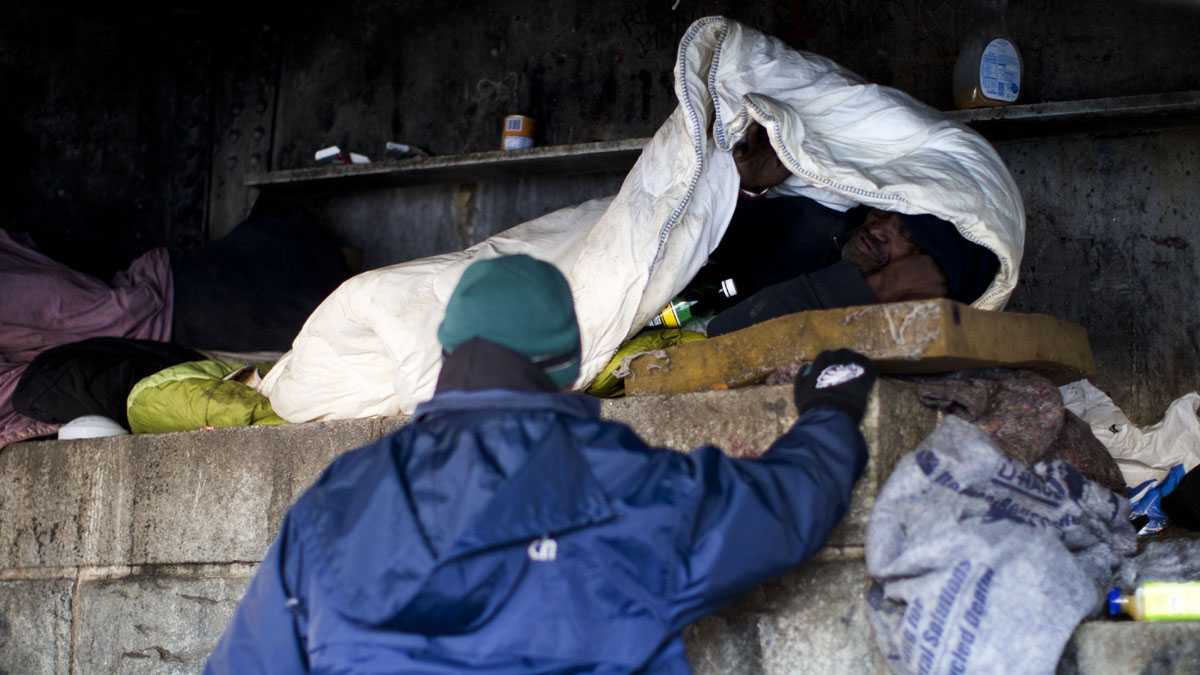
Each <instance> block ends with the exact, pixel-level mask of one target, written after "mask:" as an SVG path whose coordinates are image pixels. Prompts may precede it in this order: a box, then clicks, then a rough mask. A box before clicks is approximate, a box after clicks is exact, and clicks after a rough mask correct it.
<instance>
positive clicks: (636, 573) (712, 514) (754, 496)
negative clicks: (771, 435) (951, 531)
mask: <svg viewBox="0 0 1200 675" xmlns="http://www.w3.org/2000/svg"><path fill="white" fill-rule="evenodd" d="M438 339H439V340H440V341H441V344H442V346H443V347H444V350H445V358H444V360H443V365H442V372H441V375H440V377H439V381H438V388H437V393H436V395H435V396H434V397H433V399H432V400H430V401H429V402H427V403H425V404H423V405H421V406H420V407H419V408H418V409H417V411H416V413H415V415H414V417H413V420H412V422H411V423H409V424H408V425H407V426H405V427H404V428H403V429H401V430H400V431H398V432H396V433H395V434H393V435H391V436H389V437H388V438H385V439H382V440H380V441H379V442H377V443H375V444H373V445H370V446H367V447H365V448H360V449H358V450H355V451H352V452H348V453H346V454H344V455H342V456H341V457H339V458H338V459H337V460H335V461H334V462H333V464H332V465H330V466H329V468H327V469H326V470H325V472H324V473H323V474H322V475H321V477H320V478H319V479H318V480H317V482H316V483H315V484H314V485H313V486H312V487H311V488H310V489H309V490H308V491H307V492H306V493H305V494H304V495H303V496H301V497H300V499H299V500H298V501H297V502H296V504H295V505H294V506H293V507H292V508H291V510H290V511H289V512H288V515H287V517H286V518H285V520H284V522H283V525H282V528H281V531H280V533H279V537H278V539H277V540H276V541H275V543H274V545H272V546H271V548H270V550H269V551H268V552H267V556H266V559H265V560H263V562H262V565H261V566H260V567H259V570H258V574H257V575H256V576H255V578H254V580H253V581H252V582H251V584H250V586H249V588H248V589H247V590H246V595H245V597H244V598H243V599H242V602H241V605H240V606H239V607H238V610H237V613H236V614H235V615H234V617H233V620H232V621H231V622H230V624H229V627H228V628H227V629H226V631H225V635H224V636H223V637H222V638H221V641H220V643H219V644H218V645H217V648H216V650H215V651H214V652H213V654H212V656H211V657H210V659H209V662H208V665H207V668H206V672H210V673H238V674H239V675H242V674H246V673H267V672H270V673H307V672H313V673H423V674H443V673H444V674H447V675H448V674H450V673H456V674H457V673H512V674H515V673H540V674H550V673H631V672H646V673H688V672H690V669H689V667H688V664H687V661H686V658H685V655H684V648H683V642H682V639H681V631H682V630H683V628H684V627H685V626H687V625H688V624H690V623H692V622H693V621H696V620H697V619H699V618H701V617H703V616H705V615H707V614H709V613H711V612H713V611H715V610H717V609H718V608H719V607H721V605H723V604H724V603H726V602H727V601H728V600H730V599H732V598H733V597H734V596H736V595H737V594H739V593H741V592H743V591H745V590H747V589H749V588H751V587H752V586H754V585H755V584H758V583H760V582H762V581H764V580H766V579H769V578H771V577H774V576H776V575H779V574H781V573H783V572H785V571H787V570H789V569H791V568H794V567H795V566H796V565H799V564H800V563H801V562H803V561H804V560H805V559H807V558H808V557H810V556H811V555H812V554H814V553H815V552H816V551H817V550H818V549H820V548H821V546H822V545H823V544H824V542H825V540H826V538H827V537H828V535H829V532H830V530H832V528H833V526H834V525H835V524H836V523H837V522H838V520H839V519H840V518H841V517H842V515H843V514H844V513H845V512H846V508H847V505H848V502H849V499H850V490H851V488H852V487H853V485H854V481H855V480H856V479H857V478H858V476H859V475H860V474H861V473H862V470H863V467H864V464H865V463H866V458H867V452H866V447H865V444H864V441H863V438H862V435H861V434H860V433H859V431H858V428H857V425H858V422H859V420H860V418H861V417H862V413H863V408H864V407H865V405H866V399H867V394H868V392H869V391H870V388H871V385H872V383H873V381H874V374H873V370H872V368H871V365H870V363H869V362H868V361H867V360H866V359H865V358H863V357H862V356H860V355H858V354H855V353H853V352H849V351H845V350H843V351H839V352H832V353H826V354H822V355H821V356H820V357H819V358H818V359H817V361H816V363H815V364H814V366H813V368H811V369H810V370H809V371H808V372H807V373H806V374H805V375H803V376H801V377H800V378H799V379H798V380H797V382H796V389H795V391H796V404H797V407H798V409H799V411H800V418H799V420H797V422H796V424H795V425H794V426H793V427H792V428H791V429H790V430H789V431H788V432H787V433H786V434H784V435H783V436H782V437H781V438H780V439H779V440H777V441H776V442H775V444H774V445H772V446H771V448H770V449H769V450H768V451H767V452H766V454H764V455H762V457H760V458H758V459H731V458H729V457H726V456H725V455H724V454H723V453H722V452H721V451H720V450H718V449H717V448H714V447H705V448H700V449H699V450H695V451H693V452H691V453H689V454H683V453H679V452H675V451H672V450H668V449H662V448H653V447H649V446H647V445H646V444H645V443H644V442H642V440H641V439H639V438H638V436H637V435H636V434H635V433H633V431H632V430H630V429H629V428H628V427H626V426H625V425H623V424H619V423H616V422H608V421H604V420H601V419H600V417H599V406H598V404H597V402H596V401H595V400H594V399H590V398H588V397H585V396H577V395H567V394H562V393H559V392H560V391H561V390H563V389H565V388H567V387H569V386H570V385H571V384H572V382H573V381H574V380H575V378H576V376H577V375H578V370H579V329H578V326H577V324H576V320H575V312H574V306H573V303H572V300H571V291H570V288H569V287H568V285H567V282H566V279H564V278H563V276H562V275H561V274H560V273H559V272H558V270H556V269H555V268H554V267H553V266H551V265H549V264H547V263H544V262H539V261H537V260H534V259H533V258H530V257H527V256H509V257H504V258H497V259H493V260H486V261H481V262H477V263H475V264H474V265H472V266H471V267H469V268H468V269H467V271H466V272H465V273H464V274H463V277H462V279H461V281H460V282H459V284H458V286H457V288H456V289H455V291H454V293H453V295H452V297H451V299H450V302H449V304H448V306H447V309H446V316H445V320H444V321H443V323H442V324H441V326H440V328H439V330H438Z"/></svg>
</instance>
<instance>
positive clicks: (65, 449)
mask: <svg viewBox="0 0 1200 675" xmlns="http://www.w3.org/2000/svg"><path fill="white" fill-rule="evenodd" d="M378 435H379V422H378V420H374V419H366V420H345V421H338V422H318V423H312V424H298V425H287V426H281V427H252V428H239V429H217V430H212V431H202V432H190V433H176V434H161V435H145V436H122V437H117V438H108V439H98V440H87V441H71V442H42V443H23V444H18V445H15V446H12V447H10V448H7V449H5V450H4V451H3V452H0V474H3V475H4V476H5V481H6V484H7V485H6V487H7V488H8V489H6V490H4V491H0V512H2V513H4V514H5V517H4V518H3V519H0V569H4V568H9V569H11V568H30V567H69V566H76V565H136V564H159V563H185V562H227V561H246V560H258V559H259V558H260V557H261V556H262V554H263V552H264V551H265V550H266V547H267V545H268V544H269V543H270V542H271V540H272V539H273V538H274V536H275V531H276V529H277V528H278V526H279V523H280V521H281V520H282V518H283V514H284V512H285V511H286V509H287V507H288V506H289V505H290V504H291V503H292V501H293V500H294V499H295V498H296V496H297V495H298V494H299V493H300V492H302V491H303V490H304V489H305V488H306V487H308V486H309V485H310V484H311V483H312V481H313V480H314V479H315V478H316V477H317V475H318V474H319V473H320V472H321V470H322V469H324V468H325V466H326V465H328V463H329V461H330V460H331V459H332V458H333V457H334V456H336V455H337V454H339V453H341V452H344V451H346V450H350V449H353V448H356V447H359V446H361V445H365V444H367V443H370V442H371V441H373V440H375V439H376V438H377V437H378Z"/></svg>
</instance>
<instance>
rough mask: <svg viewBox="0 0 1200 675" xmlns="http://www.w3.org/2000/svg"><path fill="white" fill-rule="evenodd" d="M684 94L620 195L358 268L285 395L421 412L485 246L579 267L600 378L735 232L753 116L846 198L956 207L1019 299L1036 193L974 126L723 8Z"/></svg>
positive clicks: (580, 302) (358, 412)
mask: <svg viewBox="0 0 1200 675" xmlns="http://www.w3.org/2000/svg"><path fill="white" fill-rule="evenodd" d="M675 93H676V96H677V97H678V98H679V107H678V109H676V111H675V112H674V114H672V115H671V117H670V118H669V119H667V121H666V122H665V123H664V124H663V125H662V127H660V128H659V130H658V132H657V133H655V135H654V138H653V139H651V141H650V142H649V143H648V144H647V145H646V147H645V149H644V150H643V151H642V155H641V157H640V158H639V159H638V161H637V164H636V165H635V166H634V167H633V169H632V170H631V171H630V172H629V175H628V176H627V177H626V178H625V182H624V184H623V185H622V186H621V191H620V192H619V193H617V195H616V196H615V197H612V198H608V199H602V200H594V201H590V202H586V203H584V204H581V205H579V206H577V207H573V208H569V209H564V210H561V211H557V212H554V213H551V214H549V215H546V216H543V217H541V218H538V219H536V220H532V221H530V222H527V223H524V224H522V225H518V226H516V227H514V228H512V229H510V230H507V231H505V232H502V233H500V234H498V235H496V236H494V237H492V238H490V239H488V240H486V241H484V242H482V243H480V244H477V245H475V246H472V247H471V248H469V249H467V250H465V251H461V252H458V253H451V254H447V255H440V256H434V257H431V258H423V259H420V260H415V261H412V262H407V263H402V264H398V265H392V266H390V267H385V268H382V269H377V270H373V271H370V272H366V273H363V274H360V275H358V276H356V277H354V278H353V279H350V280H349V281H347V282H346V283H344V284H343V285H342V286H341V287H340V288H338V289H337V290H336V291H334V293H333V294H332V295H330V296H329V298H328V299H326V300H325V302H324V303H322V304H321V306H320V307H318V308H317V310H316V311H315V312H314V313H313V315H312V316H311V317H310V318H309V320H308V322H307V323H306V324H305V326H304V328H303V329H302V330H301V332H300V335H299V336H298V337H297V338H296V340H295V342H294V343H293V345H292V351H291V352H289V353H288V354H287V355H285V357H284V358H283V360H281V361H280V362H279V364H278V365H277V366H276V367H275V368H273V369H272V370H271V372H270V374H269V375H268V377H267V378H266V380H265V381H264V383H263V385H262V390H263V392H264V393H266V394H267V395H268V396H269V397H270V399H271V403H272V405H273V406H274V408H275V410H276V412H278V413H279V414H280V415H282V416H283V417H285V418H286V419H288V420H291V421H294V422H300V421H308V420H317V419H336V418H349V417H368V416H373V415H393V414H396V413H400V412H410V411H412V409H413V408H414V407H415V406H416V405H417V403H419V402H421V401H423V400H425V399H428V398H429V397H430V396H431V395H432V393H433V389H434V384H435V382H436V379H437V374H438V369H439V366H440V353H441V350H440V347H439V345H438V342H437V337H436V331H437V326H438V324H439V323H440V322H441V319H442V313H443V310H444V308H445V304H446V301H447V300H448V298H449V297H450V293H451V291H452V290H453V289H454V286H455V284H456V283H457V282H458V278H459V276H460V275H461V274H462V272H463V270H464V269H465V268H466V267H467V265H469V264H470V263H471V262H472V261H474V260H477V259H481V258H490V257H495V256H499V255H505V254H510V253H528V254H530V255H532V256H534V257H537V258H541V259H543V260H547V261H550V262H552V263H554V264H555V265H557V266H558V267H559V268H560V269H561V270H562V271H563V273H564V274H565V275H566V277H567V279H568V280H569V281H570V283H571V288H572V292H573V295H574V298H575V305H576V311H577V313H578V316H579V323H580V329H581V334H582V338H583V362H582V367H581V373H580V378H579V381H578V384H579V385H580V386H582V385H586V384H587V383H588V382H590V381H591V380H592V378H593V377H595V375H596V373H597V372H599V370H600V369H601V368H602V367H603V366H604V365H605V363H606V362H607V361H608V359H609V357H610V356H611V355H612V353H613V352H614V351H615V350H616V349H617V347H618V346H620V344H621V343H622V342H623V341H624V340H625V339H626V338H627V337H628V336H629V335H631V334H632V333H635V332H637V330H638V329H639V328H641V327H642V326H643V325H644V324H645V323H646V321H648V320H649V318H650V317H651V316H652V315H653V314H654V313H655V312H656V311H657V310H658V309H659V308H660V307H661V306H662V305H663V304H665V303H666V302H667V301H668V300H670V298H671V297H672V296H673V295H675V294H676V293H678V292H679V291H680V290H682V289H683V287H684V286H685V285H686V284H687V283H688V281H689V280H691V278H692V277H693V276H694V275H695V274H696V272H697V271H698V270H699V269H700V267H701V266H702V265H703V264H704V262H705V260H706V259H707V257H708V254H709V253H711V252H712V250H713V249H714V248H715V247H716V245H717V243H718V242H719V241H720V240H721V236H722V235H723V234H724V232H725V228H726V226H727V225H728V224H729V220H730V217H731V216H732V214H733V209H734V206H735V204H736V201H737V192H738V174H737V169H736V168H735V166H734V163H733V160H732V158H731V156H730V152H729V151H730V149H731V148H732V147H733V145H734V144H735V143H737V141H738V140H739V139H740V138H741V136H742V134H743V133H744V132H745V129H746V127H747V126H748V124H749V123H750V122H751V121H752V120H756V121H758V122H759V123H760V124H762V125H763V126H764V127H765V128H766V129H767V131H768V133H769V135H770V138H771V144H772V145H773V146H774V148H775V150H776V152H777V153H778V154H779V156H780V158H781V159H782V160H783V162H784V164H785V165H786V166H787V167H788V168H789V169H790V170H791V171H792V173H793V174H795V176H796V177H797V178H798V179H800V180H803V181H806V182H808V183H809V184H810V185H812V186H813V187H815V188H819V189H821V190H823V191H825V192H826V193H828V194H829V195H830V197H831V198H832V199H833V200H834V201H837V200H838V199H841V200H850V201H853V202H855V203H859V204H866V205H869V206H874V207H878V208H882V209H886V210H891V211H899V212H903V213H932V214H934V215H936V216H939V217H941V218H943V219H946V220H949V221H951V222H953V223H954V224H956V225H957V226H958V228H959V230H960V231H961V232H962V233H963V235H964V236H966V237H967V238H968V239H971V240H972V241H975V242H978V243H980V244H982V245H984V246H987V247H988V248H989V249H991V250H992V251H994V252H995V253H996V254H997V256H999V258H1000V271H999V273H998V274H997V275H996V280H995V281H994V282H993V283H992V286H991V287H990V288H989V289H988V291H987V292H986V293H984V295H983V296H982V297H981V298H980V299H979V300H978V301H976V303H975V305H976V306H977V307H981V308H985V309H1000V308H1002V307H1003V306H1004V303H1005V302H1006V301H1007V300H1008V297H1009V295H1010V294H1011V293H1012V290H1013V287H1014V286H1015V285H1016V282H1017V270H1018V268H1019V266H1020V262H1021V251H1022V248H1023V246H1024V241H1025V213H1024V208H1023V206H1022V204H1021V197H1020V194H1019V193H1018V190H1017V186H1016V184H1015V183H1014V182H1013V180H1012V177H1011V176H1010V175H1009V173H1008V170H1007V169H1006V168H1005V166H1004V163H1003V162H1002V161H1001V160H1000V158H999V156H997V154H996V152H995V151H994V150H993V149H992V147H991V146H990V145H988V143H987V142H986V141H985V140H983V138H982V137H980V136H979V135H978V134H976V133H975V132H974V131H972V130H970V129H968V128H966V127H964V126H962V125H961V124H958V123H955V122H951V121H949V120H948V119H946V117H945V116H944V115H942V114H941V113H940V112H938V111H936V110H933V109H932V108H929V107H928V106H926V105H924V104H922V103H919V102H918V101H916V100H914V99H913V98H911V97H910V96H908V95H906V94H904V93H902V92H899V91H897V90H895V89H890V88H887V87H881V86H877V85H873V84H866V83H864V82H863V81H862V80H861V79H860V78H859V77H857V76H856V75H854V74H853V73H850V72H848V71H846V70H844V69H842V68H841V67H839V66H838V65H837V64H835V63H833V62H832V61H830V60H828V59H825V58H822V57H820V56H816V55H813V54H807V53H804V52H798V51H795V50H793V49H791V48H789V47H787V46H786V45H784V44H783V43H782V42H780V41H778V40H776V39H774V38H772V37H769V36H766V35H763V34H762V33H760V32H758V31H755V30H753V29H750V28H748V27H745V26H742V25H741V24H738V23H737V22H734V21H730V20H728V19H725V18H722V17H708V18H704V19H700V20H699V21H697V22H695V23H694V24H692V26H691V27H690V28H689V29H688V31H687V33H686V34H685V35H684V36H683V39H682V40H681V41H680V44H679V51H678V55H677V61H676V65H675ZM481 319H482V320H486V319H487V317H481Z"/></svg>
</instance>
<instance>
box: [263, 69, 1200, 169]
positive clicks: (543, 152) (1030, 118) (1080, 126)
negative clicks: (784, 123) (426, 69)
mask: <svg viewBox="0 0 1200 675" xmlns="http://www.w3.org/2000/svg"><path fill="white" fill-rule="evenodd" d="M947 114H948V115H949V116H950V118H951V119H953V120H957V121H959V122H963V123H965V124H970V125H972V126H974V127H976V128H977V129H979V131H980V132H981V133H983V134H984V135H985V136H988V137H990V138H999V139H1003V138H1011V137H1015V136H1030V135H1039V134H1046V133H1064V132H1065V133H1072V132H1078V131H1104V130H1113V129H1124V130H1130V129H1139V128H1144V127H1157V126H1163V125H1171V124H1177V123H1180V122H1183V123H1188V122H1194V121H1197V120H1200V91H1181V92H1170V93H1165V94H1149V95H1145V96H1122V97H1117V98H1095V99H1084V100H1079V101H1054V102H1049V103H1030V104H1024V105H1014V106H1008V107H1003V108H979V109H974V110H954V111H950V112H948V113H947ZM649 140H650V139H648V138H630V139H625V140H619V141H599V142H595V143H576V144H574V145H550V146H546V147H542V148H531V149H529V150H515V151H511V152H505V151H501V150H496V151H491V152H475V153H469V154H464V155H445V156H441V157H427V158H420V159H409V160H402V161H390V162H389V161H381V162H375V163H372V164H359V165H335V166H312V167H305V168H301V169H289V170H286V171H270V172H266V173H255V174H250V175H248V176H247V177H246V180H245V184H246V185H247V186H249V187H256V188H272V189H314V188H318V189H342V188H366V187H382V186H400V185H417V184H422V183H435V182H449V181H475V180H478V179H481V178H490V177H497V176H513V175H528V174H551V173H558V174H563V173H570V174H585V173H598V172H605V171H624V170H627V169H629V167H631V166H633V163H634V162H635V161H637V158H638V155H639V154H640V153H641V151H642V147H643V146H645V144H646V142H647V141H649Z"/></svg>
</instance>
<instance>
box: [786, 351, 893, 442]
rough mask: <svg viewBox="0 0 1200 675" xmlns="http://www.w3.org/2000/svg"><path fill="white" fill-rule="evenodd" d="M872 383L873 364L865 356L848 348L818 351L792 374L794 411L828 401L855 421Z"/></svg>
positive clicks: (828, 403)
mask: <svg viewBox="0 0 1200 675" xmlns="http://www.w3.org/2000/svg"><path fill="white" fill-rule="evenodd" d="M874 384H875V366H873V365H871V361H870V359H868V358H867V357H865V356H863V355H862V354H859V353H858V352H855V351H851V350H849V349H839V350H837V351H826V352H821V353H820V354H818V355H817V360H816V361H813V362H812V364H811V365H809V366H808V367H806V368H805V369H804V370H802V371H800V374H799V375H797V376H796V393H795V396H796V411H797V412H799V413H801V414H803V413H804V411H806V410H809V409H811V408H815V407H817V406H822V405H831V406H834V407H836V408H840V409H842V410H844V411H845V412H846V414H848V415H850V417H851V418H852V419H853V420H854V423H855V424H858V423H859V422H861V421H862V416H863V412H864V411H865V410H866V408H867V395H868V394H870V393H871V386H872V385H874Z"/></svg>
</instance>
